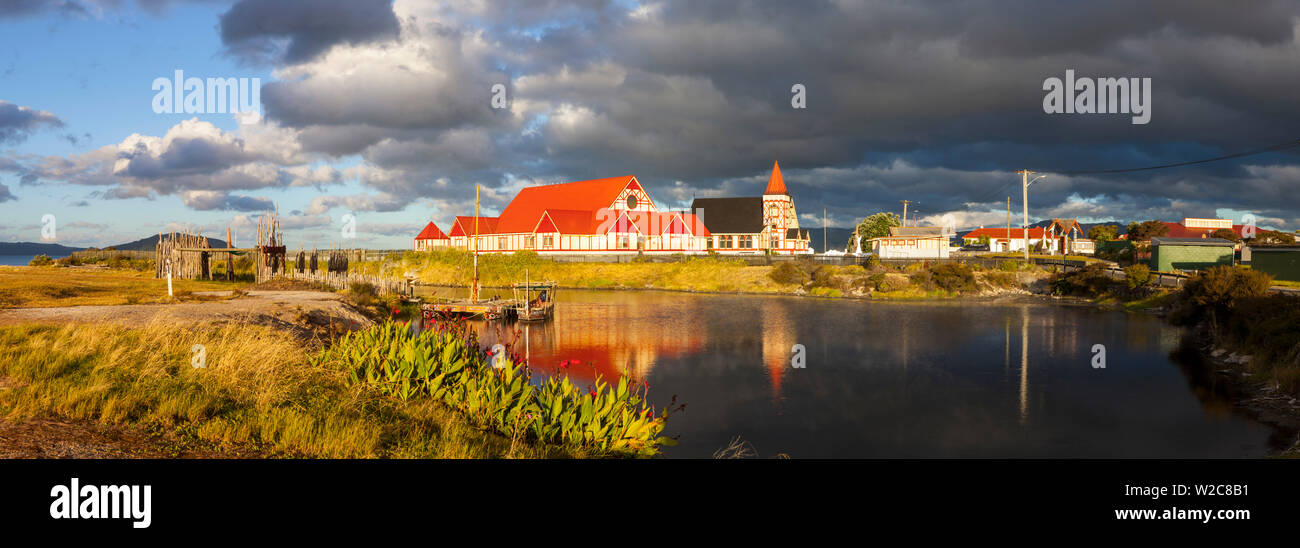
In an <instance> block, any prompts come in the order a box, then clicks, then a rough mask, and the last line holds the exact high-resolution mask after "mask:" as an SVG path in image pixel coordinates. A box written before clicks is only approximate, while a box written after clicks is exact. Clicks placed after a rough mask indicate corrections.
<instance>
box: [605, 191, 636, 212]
mask: <svg viewBox="0 0 1300 548" xmlns="http://www.w3.org/2000/svg"><path fill="white" fill-rule="evenodd" d="M606 199H608V198H606ZM636 205H637V200H636V194H628V195H627V208H628V209H636Z"/></svg>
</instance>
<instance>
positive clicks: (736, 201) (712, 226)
mask: <svg viewBox="0 0 1300 548" xmlns="http://www.w3.org/2000/svg"><path fill="white" fill-rule="evenodd" d="M691 213H694V214H696V215H699V216H700V220H702V221H704V226H705V227H707V228H708V229H709V232H712V233H714V234H747V233H758V232H762V231H763V199H762V198H758V197H755V198H696V199H695V201H693V202H691Z"/></svg>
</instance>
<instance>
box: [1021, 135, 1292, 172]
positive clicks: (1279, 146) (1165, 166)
mask: <svg viewBox="0 0 1300 548" xmlns="http://www.w3.org/2000/svg"><path fill="white" fill-rule="evenodd" d="M1297 146H1300V140H1292V141H1287V142H1285V143H1279V144H1276V145H1271V146H1267V147H1263V148H1257V149H1253V150H1247V151H1245V152H1238V153H1236V154H1229V155H1227V156H1218V157H1215V158H1206V159H1204V160H1193V161H1191V162H1179V163H1176V164H1162V165H1158V166H1146V167H1130V168H1124V169H1093V170H1084V171H1057V170H1050V169H1043V170H1039V172H1048V173H1055V174H1057V175H1098V174H1103V173H1131V172H1134V171H1151V170H1155V169H1168V168H1171V167H1182V166H1190V165H1196V164H1207V163H1210V162H1218V161H1220V160H1231V159H1233V158H1243V157H1246V156H1254V155H1256V154H1264V153H1268V152H1277V151H1279V150H1286V149H1289V148H1294V147H1297Z"/></svg>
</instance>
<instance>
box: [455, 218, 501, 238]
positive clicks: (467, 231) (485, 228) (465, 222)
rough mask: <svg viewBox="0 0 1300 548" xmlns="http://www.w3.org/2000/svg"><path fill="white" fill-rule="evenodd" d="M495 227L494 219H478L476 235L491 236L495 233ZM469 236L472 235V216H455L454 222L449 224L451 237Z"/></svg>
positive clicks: (495, 220)
mask: <svg viewBox="0 0 1300 548" xmlns="http://www.w3.org/2000/svg"><path fill="white" fill-rule="evenodd" d="M496 227H497V218H496V217H479V218H478V234H479V235H480V236H481V235H483V234H492V233H494V232H496ZM471 234H474V216H473V215H468V216H467V215H457V216H456V221H455V222H453V223H452V224H451V235H452V237H456V236H469V235H471Z"/></svg>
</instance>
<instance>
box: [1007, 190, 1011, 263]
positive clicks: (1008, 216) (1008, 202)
mask: <svg viewBox="0 0 1300 548" xmlns="http://www.w3.org/2000/svg"><path fill="white" fill-rule="evenodd" d="M1007 251H1011V197H1010V196H1007Z"/></svg>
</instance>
